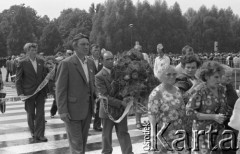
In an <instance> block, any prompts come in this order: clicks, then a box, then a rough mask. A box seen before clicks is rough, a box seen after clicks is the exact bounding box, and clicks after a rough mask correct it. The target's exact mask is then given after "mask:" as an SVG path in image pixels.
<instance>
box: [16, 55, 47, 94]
mask: <svg viewBox="0 0 240 154" xmlns="http://www.w3.org/2000/svg"><path fill="white" fill-rule="evenodd" d="M36 61H37V73H36V72H35V70H34V67H33V65H32V63H31V61H30V59H29V58H28V57H26V58H24V59H22V60H21V61H19V63H18V65H17V71H16V89H17V93H18V95H21V94H24V95H31V94H33V93H34V92H35V90H36V89H37V87H38V86H39V85H40V83H41V82H42V81H43V80H44V78H45V77H46V75H47V69H46V68H45V67H44V61H43V60H42V59H39V58H36ZM41 92H44V95H46V89H45V88H43V89H42V90H41Z"/></svg>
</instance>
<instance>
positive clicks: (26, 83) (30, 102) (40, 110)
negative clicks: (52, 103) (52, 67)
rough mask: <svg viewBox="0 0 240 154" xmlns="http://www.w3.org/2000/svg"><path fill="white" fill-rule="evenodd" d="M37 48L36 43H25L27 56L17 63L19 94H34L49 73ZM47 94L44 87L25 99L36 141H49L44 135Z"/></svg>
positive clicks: (29, 124)
mask: <svg viewBox="0 0 240 154" xmlns="http://www.w3.org/2000/svg"><path fill="white" fill-rule="evenodd" d="M37 49H38V46H37V44H35V43H27V44H25V46H24V51H26V57H25V58H23V59H22V60H20V61H19V62H18V63H17V70H16V89H17V93H18V95H19V96H29V95H32V94H33V93H34V92H35V91H36V90H37V88H38V86H39V85H40V84H41V83H42V81H43V80H44V78H45V76H46V75H47V69H46V68H45V67H44V61H43V60H42V59H40V58H37V57H36V55H37ZM46 94H47V93H46V89H45V88H43V89H42V90H40V91H39V92H38V93H37V94H35V95H33V96H32V97H30V98H29V99H27V100H26V101H25V110H26V112H27V121H28V127H29V130H30V132H31V135H32V137H33V138H34V141H36V142H38V141H39V142H47V138H46V137H44V132H45V116H44V113H45V112H44V105H45V98H46V96H47V95H46Z"/></svg>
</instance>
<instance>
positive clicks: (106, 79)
mask: <svg viewBox="0 0 240 154" xmlns="http://www.w3.org/2000/svg"><path fill="white" fill-rule="evenodd" d="M112 67H113V55H112V53H111V52H109V51H106V52H105V53H104V54H103V68H102V70H101V71H100V72H99V73H98V74H97V75H96V76H95V85H96V88H97V92H98V93H99V94H102V95H104V96H108V104H109V105H111V106H113V107H116V108H120V106H121V105H123V106H124V107H126V106H127V104H126V102H124V101H121V100H118V99H116V98H114V97H110V96H109V94H110V93H111V81H112V79H111V75H110V74H111V68H112ZM99 116H100V118H102V124H103V131H102V141H103V142H102V144H103V145H102V154H111V153H112V151H113V149H112V129H113V127H114V126H115V129H116V134H117V137H118V140H119V143H120V146H121V150H122V153H123V154H133V152H132V143H131V139H130V135H129V133H128V125H127V116H126V117H125V118H124V119H123V120H122V121H121V122H120V123H114V122H113V121H112V120H110V119H109V118H108V116H107V114H106V113H105V111H104V108H103V104H102V103H100V111H99Z"/></svg>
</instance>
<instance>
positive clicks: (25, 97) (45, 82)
mask: <svg viewBox="0 0 240 154" xmlns="http://www.w3.org/2000/svg"><path fill="white" fill-rule="evenodd" d="M55 67H56V65H54V67H53V69H52V70H51V71H50V72H49V73H48V74H47V76H46V77H45V78H44V80H43V81H42V83H41V84H40V85H39V86H38V88H37V89H36V90H35V92H34V93H33V94H32V95H28V96H16V97H6V98H0V103H1V104H2V103H3V102H7V101H11V102H15V101H20V100H21V101H26V100H27V99H29V98H30V97H32V96H34V95H35V94H37V93H38V92H39V91H40V90H42V89H43V88H44V87H45V86H46V85H47V83H48V82H49V80H50V79H51V78H53V76H54V74H55Z"/></svg>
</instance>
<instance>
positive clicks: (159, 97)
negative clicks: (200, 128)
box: [148, 84, 191, 154]
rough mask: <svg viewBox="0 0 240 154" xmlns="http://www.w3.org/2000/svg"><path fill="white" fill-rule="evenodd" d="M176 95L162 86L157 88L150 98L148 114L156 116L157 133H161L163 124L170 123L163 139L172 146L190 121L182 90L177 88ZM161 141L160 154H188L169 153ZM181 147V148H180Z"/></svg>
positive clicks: (184, 153)
mask: <svg viewBox="0 0 240 154" xmlns="http://www.w3.org/2000/svg"><path fill="white" fill-rule="evenodd" d="M176 89H177V91H176V93H174V94H172V93H169V92H168V91H167V90H165V89H164V87H163V86H162V85H161V84H160V85H159V86H158V87H156V88H155V89H154V90H153V91H152V92H151V94H150V96H149V103H148V114H149V115H154V116H155V118H156V122H157V123H158V126H157V131H159V130H160V129H161V128H162V126H163V124H164V123H165V124H166V123H170V125H169V127H168V128H167V130H166V131H165V132H164V134H163V137H164V138H165V139H166V142H167V143H168V144H169V145H171V143H172V141H173V140H174V139H176V138H179V137H181V135H180V136H178V135H175V133H176V131H177V130H184V129H185V128H186V127H185V124H186V122H187V121H188V120H187V119H186V118H187V117H186V113H185V111H186V110H185V104H184V102H183V99H182V95H181V92H180V90H179V89H178V88H177V87H176ZM190 128H191V126H190ZM159 142H160V141H159V140H158V141H157V145H158V150H159V154H165V153H167V154H168V153H170V154H172V153H174V154H179V153H181V154H187V153H188V151H185V150H183V151H168V150H167V149H165V148H164V147H163V146H162V144H161V143H159ZM179 147H180V146H179Z"/></svg>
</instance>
